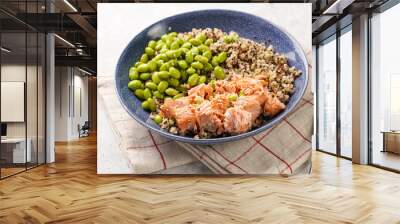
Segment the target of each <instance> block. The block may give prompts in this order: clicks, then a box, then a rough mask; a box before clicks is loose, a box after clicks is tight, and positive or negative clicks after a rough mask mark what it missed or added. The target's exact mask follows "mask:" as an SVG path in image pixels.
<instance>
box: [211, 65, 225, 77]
mask: <svg viewBox="0 0 400 224" xmlns="http://www.w3.org/2000/svg"><path fill="white" fill-rule="evenodd" d="M214 77H215V78H216V79H224V78H225V72H224V69H223V68H221V67H220V66H216V67H215V68H214Z"/></svg>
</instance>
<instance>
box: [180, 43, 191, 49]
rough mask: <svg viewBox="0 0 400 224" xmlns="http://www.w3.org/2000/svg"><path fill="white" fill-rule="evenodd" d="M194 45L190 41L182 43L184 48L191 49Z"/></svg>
mask: <svg viewBox="0 0 400 224" xmlns="http://www.w3.org/2000/svg"><path fill="white" fill-rule="evenodd" d="M191 47H192V44H191V43H190V42H186V43H184V44H182V48H186V49H190V48H191Z"/></svg>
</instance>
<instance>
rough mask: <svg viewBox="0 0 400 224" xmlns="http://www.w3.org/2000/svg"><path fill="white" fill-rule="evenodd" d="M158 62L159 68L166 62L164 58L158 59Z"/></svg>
mask: <svg viewBox="0 0 400 224" xmlns="http://www.w3.org/2000/svg"><path fill="white" fill-rule="evenodd" d="M156 64H157V67H158V68H159V67H161V65H163V64H164V61H163V60H158V61H156Z"/></svg>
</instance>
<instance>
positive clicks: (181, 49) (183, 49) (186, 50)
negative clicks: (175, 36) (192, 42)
mask: <svg viewBox="0 0 400 224" xmlns="http://www.w3.org/2000/svg"><path fill="white" fill-rule="evenodd" d="M178 50H180V51H182V53H183V54H186V52H188V51H189V49H187V48H179V49H178Z"/></svg>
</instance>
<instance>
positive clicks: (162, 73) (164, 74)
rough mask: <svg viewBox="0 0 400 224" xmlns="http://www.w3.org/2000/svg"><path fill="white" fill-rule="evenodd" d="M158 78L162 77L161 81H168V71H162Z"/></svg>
mask: <svg viewBox="0 0 400 224" xmlns="http://www.w3.org/2000/svg"><path fill="white" fill-rule="evenodd" d="M158 77H160V79H164V80H166V79H168V78H169V72H167V71H160V72H158Z"/></svg>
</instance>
